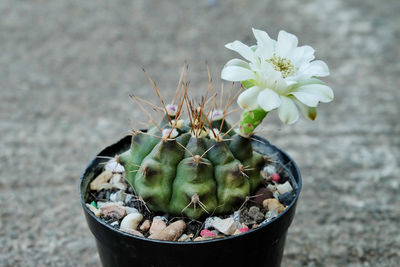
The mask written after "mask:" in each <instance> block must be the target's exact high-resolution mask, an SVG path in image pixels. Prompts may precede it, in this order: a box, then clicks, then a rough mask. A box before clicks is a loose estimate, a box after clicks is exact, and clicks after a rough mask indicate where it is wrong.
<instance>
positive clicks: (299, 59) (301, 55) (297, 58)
mask: <svg viewBox="0 0 400 267" xmlns="http://www.w3.org/2000/svg"><path fill="white" fill-rule="evenodd" d="M314 53H315V50H314V48H312V47H311V46H308V45H304V46H300V47H297V48H296V49H295V50H294V52H293V54H292V55H291V58H290V60H291V61H292V63H293V64H294V65H295V66H301V65H302V64H307V63H310V61H311V60H313V59H314V58H315V56H314Z"/></svg>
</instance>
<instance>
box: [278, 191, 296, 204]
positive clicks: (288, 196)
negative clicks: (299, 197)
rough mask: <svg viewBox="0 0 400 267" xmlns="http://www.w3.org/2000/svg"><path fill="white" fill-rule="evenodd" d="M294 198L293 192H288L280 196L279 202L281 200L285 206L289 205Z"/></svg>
mask: <svg viewBox="0 0 400 267" xmlns="http://www.w3.org/2000/svg"><path fill="white" fill-rule="evenodd" d="M293 199H294V195H293V194H292V192H286V193H284V194H282V195H280V196H279V197H278V200H279V202H281V203H282V204H283V205H285V206H289V205H290V203H292V201H293Z"/></svg>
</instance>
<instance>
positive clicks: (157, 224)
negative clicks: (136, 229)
mask: <svg viewBox="0 0 400 267" xmlns="http://www.w3.org/2000/svg"><path fill="white" fill-rule="evenodd" d="M166 227H167V224H166V223H165V222H164V220H162V219H161V218H160V217H154V218H153V222H152V223H151V227H150V235H153V234H156V233H159V232H161V231H162V230H164V229H165V228H166Z"/></svg>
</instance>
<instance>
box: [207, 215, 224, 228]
mask: <svg viewBox="0 0 400 267" xmlns="http://www.w3.org/2000/svg"><path fill="white" fill-rule="evenodd" d="M220 220H222V219H221V218H220V217H216V216H214V217H208V218H207V219H206V220H205V222H204V228H205V229H209V228H211V227H214V226H213V223H214V222H217V221H220Z"/></svg>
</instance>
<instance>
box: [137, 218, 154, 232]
mask: <svg viewBox="0 0 400 267" xmlns="http://www.w3.org/2000/svg"><path fill="white" fill-rule="evenodd" d="M150 226H151V222H150V220H145V221H144V222H143V223H142V225H141V226H140V228H139V229H140V231H142V232H147V231H148V230H149V229H150Z"/></svg>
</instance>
